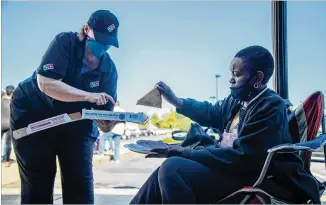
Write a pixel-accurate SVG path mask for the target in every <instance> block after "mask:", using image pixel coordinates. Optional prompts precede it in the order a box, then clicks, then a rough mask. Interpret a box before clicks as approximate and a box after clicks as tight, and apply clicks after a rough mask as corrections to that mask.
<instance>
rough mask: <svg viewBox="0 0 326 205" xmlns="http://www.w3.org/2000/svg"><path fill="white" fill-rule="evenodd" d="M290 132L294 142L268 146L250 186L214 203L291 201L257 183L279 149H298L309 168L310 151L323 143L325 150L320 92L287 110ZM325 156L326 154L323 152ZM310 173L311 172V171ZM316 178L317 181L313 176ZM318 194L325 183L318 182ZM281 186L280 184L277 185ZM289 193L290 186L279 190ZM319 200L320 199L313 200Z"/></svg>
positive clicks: (275, 202) (325, 142)
mask: <svg viewBox="0 0 326 205" xmlns="http://www.w3.org/2000/svg"><path fill="white" fill-rule="evenodd" d="M288 120H289V129H290V134H291V136H292V138H293V142H294V143H295V144H282V145H278V146H275V147H273V148H271V149H269V150H268V156H267V158H266V161H265V164H264V167H263V169H262V172H261V174H260V176H259V178H258V180H257V181H256V183H255V184H254V185H253V186H248V187H244V188H243V189H241V190H238V191H236V192H235V193H232V194H231V195H229V196H227V197H225V198H224V199H222V200H220V201H218V202H217V203H224V204H225V203H229V204H230V203H239V202H240V204H245V203H250V204H288V203H291V202H290V201H287V200H286V199H280V198H276V197H275V196H273V194H271V193H268V191H265V190H263V189H262V188H260V185H262V183H263V182H264V181H266V180H268V178H269V177H270V176H267V174H266V173H267V171H268V169H269V165H270V164H271V161H272V160H273V159H275V157H276V156H277V155H279V154H282V153H298V155H299V156H300V158H301V159H302V161H303V163H304V169H305V170H306V171H307V172H308V173H309V174H311V172H310V162H311V153H312V152H315V151H317V150H320V149H321V148H322V147H324V151H325V152H326V134H325V116H324V96H323V94H322V93H321V92H315V93H313V94H312V95H310V96H309V97H308V98H307V99H306V100H305V101H304V102H303V103H302V104H301V105H300V106H298V107H297V108H296V109H295V110H293V111H292V112H291V114H290V115H289V116H288ZM321 123H322V129H323V131H322V134H321V135H320V136H318V137H317V138H316V136H317V133H318V129H319V127H320V124H321ZM325 157H326V155H325ZM311 175H312V174H311ZM316 181H318V180H317V179H316ZM318 183H319V192H320V193H319V195H320V196H322V194H323V193H324V191H325V187H326V186H325V185H326V183H325V182H323V183H321V182H319V181H318ZM279 188H282V187H279ZM280 191H282V192H285V191H287V192H288V193H291V190H280ZM300 203H312V199H310V200H309V201H302V202H300ZM316 203H320V202H316Z"/></svg>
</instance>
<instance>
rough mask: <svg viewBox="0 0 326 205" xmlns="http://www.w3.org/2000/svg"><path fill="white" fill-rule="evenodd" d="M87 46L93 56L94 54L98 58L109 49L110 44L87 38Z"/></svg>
mask: <svg viewBox="0 0 326 205" xmlns="http://www.w3.org/2000/svg"><path fill="white" fill-rule="evenodd" d="M87 46H88V48H89V50H90V51H91V52H92V54H93V55H94V56H96V57H97V58H98V59H100V58H101V57H102V55H103V54H104V53H105V52H106V51H107V50H109V48H110V45H102V44H100V43H98V42H96V41H95V40H94V39H90V38H89V39H87Z"/></svg>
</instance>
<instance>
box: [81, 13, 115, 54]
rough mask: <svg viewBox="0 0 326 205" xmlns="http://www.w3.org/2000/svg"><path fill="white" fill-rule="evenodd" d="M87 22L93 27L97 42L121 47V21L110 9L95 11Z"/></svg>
mask: <svg viewBox="0 0 326 205" xmlns="http://www.w3.org/2000/svg"><path fill="white" fill-rule="evenodd" d="M87 24H88V25H89V26H90V27H91V28H92V29H93V31H94V36H95V40H96V41H97V42H99V43H101V44H103V45H112V46H115V47H117V48H119V42H118V27H119V21H118V18H117V17H116V16H115V15H114V14H113V13H111V12H110V11H108V10H98V11H95V12H94V13H93V14H92V15H91V16H90V17H89V19H88V22H87Z"/></svg>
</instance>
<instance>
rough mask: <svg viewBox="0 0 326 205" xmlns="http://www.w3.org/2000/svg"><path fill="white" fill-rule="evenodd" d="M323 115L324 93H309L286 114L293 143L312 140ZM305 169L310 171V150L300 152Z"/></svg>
mask: <svg viewBox="0 0 326 205" xmlns="http://www.w3.org/2000/svg"><path fill="white" fill-rule="evenodd" d="M323 117H324V95H323V93H322V92H319V91H318V92H315V93H313V94H311V95H310V96H309V97H308V98H307V99H306V100H305V101H304V102H303V103H302V104H300V105H299V106H298V107H297V108H296V109H294V110H293V111H292V112H291V113H290V115H289V116H288V121H289V130H290V135H291V136H292V139H293V143H298V142H306V141H310V140H314V139H315V138H316V136H317V134H318V129H319V127H320V125H321V122H322V118H323ZM300 157H301V159H302V160H303V162H304V166H305V169H306V170H307V171H310V160H311V152H300Z"/></svg>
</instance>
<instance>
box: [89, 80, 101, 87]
mask: <svg viewBox="0 0 326 205" xmlns="http://www.w3.org/2000/svg"><path fill="white" fill-rule="evenodd" d="M90 86H91V88H95V87H98V86H100V81H94V82H91V83H90Z"/></svg>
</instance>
